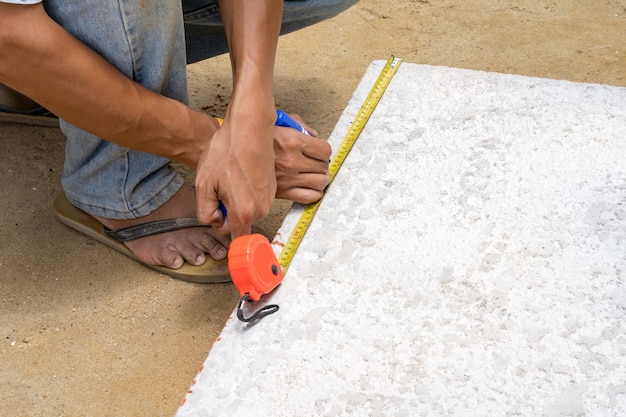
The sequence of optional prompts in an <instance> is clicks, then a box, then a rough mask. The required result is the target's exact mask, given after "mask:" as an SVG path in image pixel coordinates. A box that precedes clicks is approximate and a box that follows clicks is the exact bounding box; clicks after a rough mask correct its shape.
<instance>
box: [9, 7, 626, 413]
mask: <svg viewBox="0 0 626 417" xmlns="http://www.w3.org/2000/svg"><path fill="white" fill-rule="evenodd" d="M624 39H626V1H624V0H617V1H616V0H599V1H594V2H589V1H582V0H562V1H550V0H525V1H504V0H495V1H494V0H491V1H487V0H462V1H461V0H404V1H387V0H361V2H360V3H358V4H357V5H356V6H354V7H353V8H351V9H350V10H348V11H347V12H345V13H343V14H341V15H340V16H337V17H336V18H334V19H332V20H329V21H326V22H323V23H321V24H319V25H317V26H314V27H311V28H307V29H305V30H302V31H300V32H297V33H293V34H290V35H287V36H285V37H283V38H281V40H280V44H279V54H278V59H277V63H276V76H275V93H276V101H277V104H278V105H279V106H280V107H281V108H283V109H285V110H287V111H289V112H295V113H298V114H300V115H302V116H303V117H304V118H305V119H306V120H307V121H308V122H309V123H310V124H311V125H312V126H313V127H315V128H316V129H317V130H318V131H319V133H320V135H321V136H323V137H328V135H330V133H331V132H332V130H333V128H334V126H335V123H336V121H337V120H338V118H339V116H340V114H341V112H342V110H343V109H344V108H345V106H346V104H347V103H348V101H349V99H350V97H351V95H352V93H353V91H354V89H355V88H356V86H357V84H358V82H359V81H360V79H361V77H362V76H363V74H364V73H365V71H366V69H367V67H368V65H369V64H370V63H371V62H372V61H373V60H381V59H383V60H384V59H387V58H388V57H389V56H390V55H391V54H394V55H395V56H398V57H401V58H403V59H404V60H405V61H406V62H411V63H416V64H430V65H441V66H449V67H457V68H466V69H473V70H481V71H494V72H501V73H509V74H519V75H524V76H532V77H543V78H553V79H564V80H570V81H574V82H583V83H601V84H609V85H613V86H621V87H624V86H626V45H625V42H624ZM189 80H190V84H189V89H190V93H191V100H192V105H193V106H194V107H195V108H198V109H204V111H207V112H209V113H211V114H214V115H220V114H223V111H224V109H225V107H226V105H227V103H228V98H229V94H230V85H231V84H230V67H229V63H228V58H227V57H226V56H221V57H217V58H214V59H211V60H208V61H205V62H202V63H198V64H194V65H192V66H190V67H189ZM424 100H428V97H424ZM624 104H625V105H626V103H624ZM63 148H64V137H63V135H62V133H61V132H60V131H59V130H58V129H54V128H36V127H29V126H19V125H13V124H0V149H1V150H0V152H1V155H2V156H3V158H2V159H1V160H0V182H1V187H2V188H1V189H2V191H3V193H2V194H3V195H4V197H3V198H2V199H1V200H0V207H1V208H2V209H1V210H0V239H1V240H0V242H1V243H2V244H1V246H0V410H3V411H2V412H1V413H0V414H2V415H7V416H29V417H34V416H45V417H51V416H152V417H154V416H173V415H174V413H175V412H176V410H177V409H178V406H179V405H180V403H181V400H182V399H183V397H184V396H185V393H186V392H187V390H188V388H189V387H190V385H191V383H192V381H193V379H194V377H195V376H196V374H197V372H198V370H199V367H200V366H201V365H202V363H203V361H204V360H205V358H206V356H207V354H208V352H209V350H210V349H211V345H212V343H213V342H214V340H215V339H216V338H217V337H218V336H219V333H220V331H221V329H222V328H223V325H224V323H225V322H226V320H227V318H228V317H229V316H230V314H231V313H232V311H233V309H234V307H235V305H236V303H237V300H238V295H237V293H236V291H235V290H234V288H233V286H232V285H231V284H219V285H197V284H190V283H186V282H181V281H176V280H174V279H171V278H169V277H167V276H163V275H160V274H158V273H156V272H153V271H151V270H148V269H146V268H144V267H142V266H140V265H138V264H136V263H134V262H133V261H131V260H130V259H127V258H125V257H124V256H122V255H120V254H118V253H116V252H114V251H112V250H110V249H108V248H106V247H105V246H103V245H101V244H99V243H96V242H94V241H92V240H90V239H88V238H86V237H83V236H81V235H79V234H77V233H75V232H73V231H71V230H69V229H67V228H65V227H64V226H62V225H61V224H59V223H58V222H57V221H56V220H55V219H54V217H53V215H52V212H51V210H50V204H51V202H52V200H53V198H54V196H55V195H57V194H58V193H59V192H60V191H61V188H60V182H59V181H60V174H61V170H62V166H63ZM187 175H188V176H189V177H192V176H193V174H192V173H187ZM288 208H289V204H288V203H287V202H284V201H278V202H277V203H276V204H275V206H274V208H273V210H272V213H271V214H270V216H269V217H268V219H266V221H264V222H262V224H261V225H260V227H261V228H262V229H263V230H264V231H266V232H268V233H272V231H275V230H276V229H277V228H278V226H279V225H280V222H281V220H282V218H283V216H284V215H285V213H286V211H287V210H288ZM250 378H254V375H250Z"/></svg>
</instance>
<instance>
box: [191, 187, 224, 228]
mask: <svg viewBox="0 0 626 417" xmlns="http://www.w3.org/2000/svg"><path fill="white" fill-rule="evenodd" d="M203 194H204V193H199V192H197V199H196V205H197V209H196V217H197V218H198V221H199V222H200V223H202V224H208V225H210V226H212V227H216V228H219V227H222V226H223V225H224V215H223V214H222V210H220V206H219V201H218V199H217V195H216V194H215V193H209V194H208V195H203Z"/></svg>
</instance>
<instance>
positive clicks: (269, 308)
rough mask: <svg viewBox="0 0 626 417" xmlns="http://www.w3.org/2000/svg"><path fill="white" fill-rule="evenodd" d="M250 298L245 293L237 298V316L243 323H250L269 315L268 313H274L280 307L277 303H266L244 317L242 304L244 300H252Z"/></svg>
mask: <svg viewBox="0 0 626 417" xmlns="http://www.w3.org/2000/svg"><path fill="white" fill-rule="evenodd" d="M252 301H253V300H252V298H251V297H250V294H248V293H245V294H244V295H243V297H241V298H240V299H239V304H238V305H237V318H238V319H239V320H240V321H243V322H244V323H252V322H257V321H259V320H261V319H262V318H263V317H265V316H269V315H270V314H274V313H276V312H277V311H278V309H279V308H280V307H279V306H278V305H277V304H270V305H266V306H264V307H262V308H260V309H258V310H257V311H255V312H254V313H253V314H252V315H251V316H250V317H245V315H244V312H243V306H244V304H245V303H246V302H252Z"/></svg>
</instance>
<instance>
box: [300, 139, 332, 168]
mask: <svg viewBox="0 0 626 417" xmlns="http://www.w3.org/2000/svg"><path fill="white" fill-rule="evenodd" d="M302 153H303V154H304V155H305V156H308V157H309V158H312V159H316V160H318V161H324V162H325V163H326V164H328V160H329V159H330V157H331V155H332V153H333V149H332V147H331V146H330V144H329V143H328V142H326V141H325V140H323V139H319V138H313V137H307V138H306V139H304V148H303V150H302Z"/></svg>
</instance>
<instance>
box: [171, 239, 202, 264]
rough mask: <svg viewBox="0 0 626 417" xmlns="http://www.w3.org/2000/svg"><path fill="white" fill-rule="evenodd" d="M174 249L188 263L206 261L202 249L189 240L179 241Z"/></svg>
mask: <svg viewBox="0 0 626 417" xmlns="http://www.w3.org/2000/svg"><path fill="white" fill-rule="evenodd" d="M176 249H177V251H178V253H179V254H180V256H182V257H183V259H185V261H187V262H188V263H189V264H190V265H194V266H199V265H202V264H204V263H205V262H206V255H205V254H204V250H203V249H202V248H200V247H198V246H197V245H195V244H194V243H192V242H190V241H185V242H181V243H179V244H178V247H177V248H176Z"/></svg>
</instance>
